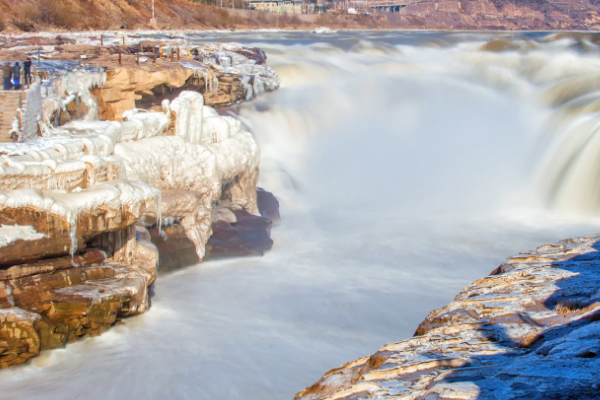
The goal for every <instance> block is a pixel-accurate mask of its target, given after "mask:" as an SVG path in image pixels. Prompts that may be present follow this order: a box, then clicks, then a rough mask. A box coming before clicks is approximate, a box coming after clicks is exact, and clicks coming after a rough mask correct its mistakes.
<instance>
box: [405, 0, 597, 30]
mask: <svg viewBox="0 0 600 400" xmlns="http://www.w3.org/2000/svg"><path fill="white" fill-rule="evenodd" d="M396 22H398V23H399V25H400V26H407V27H412V28H422V29H426V28H430V29H500V30H503V29H510V30H515V29H527V30H560V29H569V30H598V29H600V0H591V1H589V0H462V1H458V0H438V1H431V2H419V3H414V4H409V5H408V6H406V7H404V8H402V9H401V11H400V13H399V14H398V18H397V21H396Z"/></svg>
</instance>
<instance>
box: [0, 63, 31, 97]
mask: <svg viewBox="0 0 600 400" xmlns="http://www.w3.org/2000/svg"><path fill="white" fill-rule="evenodd" d="M1 69H2V77H3V78H4V90H11V89H15V90H19V89H20V88H21V66H20V65H19V62H16V63H14V65H10V63H6V64H3V65H2V68H1ZM22 71H23V84H24V85H26V86H27V85H30V84H31V59H29V58H28V59H27V60H25V62H23V69H22Z"/></svg>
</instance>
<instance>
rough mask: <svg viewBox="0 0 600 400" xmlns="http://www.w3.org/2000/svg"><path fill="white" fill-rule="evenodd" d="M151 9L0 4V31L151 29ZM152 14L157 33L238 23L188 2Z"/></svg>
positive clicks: (65, 2) (47, 1)
mask: <svg viewBox="0 0 600 400" xmlns="http://www.w3.org/2000/svg"><path fill="white" fill-rule="evenodd" d="M237 1H240V0H237ZM230 2H231V0H229V3H230ZM240 4H241V3H240ZM151 5H152V1H151V0H0V11H1V14H2V15H1V16H0V21H1V22H2V26H0V27H1V28H2V30H19V31H36V30H43V29H46V30H48V29H63V30H64V29H68V30H89V29H98V30H104V29H119V28H122V29H140V28H151V26H150V25H149V21H150V18H151V16H152V8H151ZM155 13H156V19H157V27H158V28H159V29H163V28H167V29H185V28H213V29H214V28H226V27H230V26H232V25H235V24H236V22H238V21H236V20H235V18H231V17H230V16H229V14H228V13H227V11H225V10H221V9H219V8H217V7H214V6H207V5H204V4H201V3H195V2H191V1H189V0H155ZM240 22H241V21H240ZM250 23H251V22H250Z"/></svg>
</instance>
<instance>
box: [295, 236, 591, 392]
mask: <svg viewBox="0 0 600 400" xmlns="http://www.w3.org/2000/svg"><path fill="white" fill-rule="evenodd" d="M599 270H600V237H599V236H596V237H588V238H577V239H569V240H566V241H562V242H560V243H558V244H555V245H545V246H541V247H539V248H538V249H537V250H536V251H532V252H529V253H524V254H519V255H517V256H515V257H512V258H509V259H508V260H506V261H505V262H504V263H503V264H502V265H501V266H500V267H498V268H497V269H496V270H494V271H493V272H492V273H491V275H490V276H487V277H485V278H483V279H480V280H478V281H475V282H474V283H473V284H471V285H470V286H468V287H466V288H465V289H464V290H463V291H462V292H461V293H460V294H459V295H458V296H457V297H456V298H455V299H454V301H453V302H452V303H450V304H449V305H448V306H446V307H443V308H440V309H438V310H435V311H433V312H432V313H431V314H429V316H428V317H427V318H426V319H425V321H423V322H422V323H421V325H420V326H419V327H418V329H417V331H416V333H415V336H414V337H413V338H411V339H408V340H404V341H402V342H398V343H392V344H388V345H385V346H383V347H381V348H380V349H379V351H378V352H377V353H375V354H374V355H372V356H370V357H365V358H362V359H359V360H356V361H352V362H350V363H348V364H346V365H343V366H342V367H340V368H337V369H333V370H331V371H330V372H328V373H327V374H325V375H324V376H323V378H321V380H319V381H318V382H317V383H315V384H314V385H313V386H310V387H308V388H306V389H304V390H303V391H301V392H299V393H298V394H297V395H296V399H299V400H300V399H302V400H314V399H328V400H329V399H331V400H333V399H375V398H376V399H388V398H389V399H392V398H394V399H396V398H402V399H429V398H432V399H434V398H436V399H437V398H441V399H476V398H484V399H508V398H527V399H540V400H541V399H547V398H564V395H565V394H566V393H568V395H569V396H570V397H569V398H586V399H587V398H596V397H597V394H598V390H599V389H600V388H599V384H598V376H597V372H598V371H599V370H600V345H599V343H600V322H598V320H599V319H600V274H598V271H599Z"/></svg>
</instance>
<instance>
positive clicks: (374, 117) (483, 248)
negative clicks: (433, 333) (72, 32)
mask: <svg viewBox="0 0 600 400" xmlns="http://www.w3.org/2000/svg"><path fill="white" fill-rule="evenodd" d="M166 34H167V33H162V32H161V35H166ZM145 35H147V36H149V37H151V36H152V33H151V32H149V33H145ZM173 35H174V36H175V34H173ZM177 35H179V36H185V37H186V40H188V41H189V42H190V43H192V44H199V43H205V42H207V41H211V40H219V41H239V42H242V43H244V44H248V45H252V46H257V47H260V48H262V49H264V50H265V51H266V53H267V55H268V57H269V58H268V64H269V66H271V67H272V68H273V69H274V70H275V71H276V72H277V73H278V74H279V75H280V76H281V77H282V85H281V88H280V89H279V90H277V91H275V92H271V93H267V94H265V95H262V96H259V97H258V98H256V99H255V100H253V101H252V102H248V103H244V104H240V105H237V106H235V107H232V108H230V109H229V110H223V112H227V111H228V112H230V113H233V114H236V116H239V117H240V118H241V119H242V121H243V122H244V124H245V125H246V126H247V127H248V128H249V129H250V131H251V132H252V133H253V134H254V136H255V138H256V140H257V142H258V143H259V146H260V150H261V164H260V174H261V176H260V185H261V186H263V187H264V188H265V189H267V190H269V191H272V192H274V194H275V195H276V196H277V197H278V198H279V200H280V202H281V214H282V222H281V223H280V224H279V225H278V226H276V227H274V229H273V232H272V234H273V239H274V241H275V246H274V248H273V250H272V251H271V252H269V253H268V254H266V255H265V256H264V257H262V258H248V259H234V260H224V261H217V262H207V263H203V264H200V265H197V266H194V267H190V268H188V269H185V270H181V271H179V272H176V273H173V274H170V275H164V276H162V277H160V278H159V279H158V280H157V281H156V283H155V285H154V293H155V295H154V297H153V299H152V303H153V307H152V309H151V310H150V312H148V313H146V314H144V315H141V316H139V317H136V318H133V319H129V320H127V321H126V323H125V324H123V325H120V326H118V327H115V328H114V329H113V330H111V331H110V332H108V333H106V334H105V335H103V336H100V337H97V338H92V339H90V340H86V341H84V342H80V343H76V344H72V345H69V346H68V347H67V348H66V349H65V350H59V351H53V352H48V353H47V354H42V355H41V356H40V357H38V358H36V359H34V360H33V361H32V362H31V363H30V364H28V365H26V366H24V367H22V368H17V369H14V370H6V371H1V372H0V390H1V391H2V393H3V394H5V397H6V398H8V399H18V398H27V399H46V398H53V397H67V398H80V397H81V398H83V397H85V398H87V399H121V398H147V399H162V398H172V397H177V398H194V399H222V398H227V399H230V400H235V399H244V400H248V399H257V400H258V399H260V400H271V399H272V400H275V399H285V398H288V399H290V398H293V396H294V394H295V392H297V391H299V390H301V389H303V388H304V387H306V386H307V385H310V384H312V383H313V382H314V381H315V380H316V379H317V378H318V377H320V376H321V375H322V374H323V373H324V372H325V371H328V370H329V369H331V368H334V367H337V366H340V365H341V364H342V363H344V362H347V361H348V360H352V359H356V358H359V357H363V356H365V355H368V354H372V353H374V352H375V351H377V348H378V347H379V346H380V345H381V344H383V343H389V342H395V341H400V340H403V339H405V338H408V337H410V336H412V334H413V333H414V330H415V328H416V327H417V325H418V324H419V323H420V322H421V321H422V320H423V319H424V318H425V316H426V315H427V314H428V313H429V312H430V311H431V310H433V309H435V308H437V307H440V306H442V305H445V304H447V303H448V302H449V301H450V300H451V299H452V298H453V297H454V295H455V294H456V293H458V292H459V291H460V290H461V289H462V288H463V287H464V286H466V285H468V284H469V283H471V282H472V281H473V280H475V279H478V278H481V277H483V276H485V275H487V274H488V273H489V272H491V271H492V270H493V269H495V268H496V267H497V266H498V265H500V264H501V263H502V262H503V261H504V260H505V259H506V258H507V257H508V256H510V255H511V254H515V253H518V252H520V251H526V250H528V249H532V248H535V247H537V246H538V245H539V244H542V243H549V242H554V241H557V240H559V239H564V238H567V237H572V236H584V235H590V234H593V233H595V232H596V231H597V230H598V226H599V225H600V224H599V223H600V219H599V218H598V217H597V214H595V213H596V210H597V208H598V205H599V204H600V188H599V187H598V182H599V179H598V178H600V177H599V176H598V173H599V168H598V167H599V166H598V165H597V163H598V162H599V161H597V160H600V157H598V154H597V152H598V151H600V148H599V144H598V142H599V140H598V137H599V135H597V134H596V132H597V131H598V126H599V123H598V122H599V120H598V112H599V111H600V104H598V103H597V99H598V98H600V96H598V92H597V91H598V90H600V85H596V82H597V81H598V80H599V79H598V76H600V50H599V47H598V46H597V45H596V44H594V43H592V42H588V41H586V40H585V39H582V38H577V37H571V38H569V37H557V36H553V35H549V34H540V33H527V34H526V33H477V32H474V33H461V32H458V33H452V32H446V33H444V32H335V33H328V34H327V35H321V34H318V33H308V32H252V33H248V32H231V33H218V32H215V33H211V32H202V33H195V34H194V33H184V32H181V33H177ZM495 40H502V41H504V42H506V43H508V44H509V45H507V46H504V48H506V49H507V50H505V51H497V52H494V51H488V50H489V49H490V48H494V47H495V46H490V45H489V43H491V42H492V41H495ZM496 47H497V46H496ZM573 211H576V212H575V213H573ZM141 366H143V367H142V368H140V367H141ZM95 387H102V388H105V390H91V389H92V388H95Z"/></svg>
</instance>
